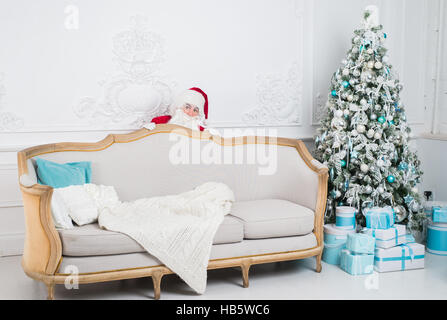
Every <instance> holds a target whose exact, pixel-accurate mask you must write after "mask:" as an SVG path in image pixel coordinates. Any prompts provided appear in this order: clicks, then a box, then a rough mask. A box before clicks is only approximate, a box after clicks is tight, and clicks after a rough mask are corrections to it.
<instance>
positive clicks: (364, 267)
mask: <svg viewBox="0 0 447 320" xmlns="http://www.w3.org/2000/svg"><path fill="white" fill-rule="evenodd" d="M340 267H341V268H342V269H343V270H344V271H346V272H347V273H349V274H352V275H354V276H355V275H361V274H370V273H372V272H373V270H374V255H373V254H355V253H353V252H350V251H349V250H347V249H345V250H342V251H341V254H340Z"/></svg>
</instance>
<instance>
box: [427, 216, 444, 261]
mask: <svg viewBox="0 0 447 320" xmlns="http://www.w3.org/2000/svg"><path fill="white" fill-rule="evenodd" d="M427 251H428V252H430V253H433V254H437V255H441V256H447V223H434V222H433V221H430V220H429V222H428V227H427Z"/></svg>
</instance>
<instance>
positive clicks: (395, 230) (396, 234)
mask: <svg viewBox="0 0 447 320" xmlns="http://www.w3.org/2000/svg"><path fill="white" fill-rule="evenodd" d="M389 229H394V234H395V236H394V240H395V241H396V246H397V245H398V244H399V240H398V239H399V232H398V231H397V228H396V227H395V226H392V227H391V228H389ZM371 231H372V236H373V237H374V238H375V237H376V229H372V230H371Z"/></svg>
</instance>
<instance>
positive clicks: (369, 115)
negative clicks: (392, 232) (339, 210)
mask: <svg viewBox="0 0 447 320" xmlns="http://www.w3.org/2000/svg"><path fill="white" fill-rule="evenodd" d="M382 30H383V27H382V25H379V23H378V9H377V8H376V7H367V9H366V11H365V13H364V21H363V27H362V28H361V29H359V30H356V31H355V32H354V33H355V36H354V38H353V39H352V47H351V49H350V50H349V51H348V53H347V57H346V59H344V60H343V61H342V63H341V67H340V68H339V69H338V70H337V71H336V72H335V73H334V75H333V77H332V81H331V88H330V93H329V95H328V101H327V104H326V106H327V114H326V116H325V117H324V118H323V120H322V121H321V126H320V128H319V129H318V135H317V136H316V138H315V144H316V151H315V153H316V154H315V157H316V158H317V159H318V160H320V161H321V162H323V163H324V164H326V165H327V166H328V168H329V190H328V202H327V212H326V222H333V221H335V214H334V213H335V207H336V206H339V205H348V206H353V207H357V208H358V209H359V214H358V215H357V220H358V223H360V224H361V225H363V226H364V225H365V224H364V223H365V221H364V216H363V215H362V214H360V212H361V210H362V209H364V208H367V207H376V206H378V207H385V206H392V207H393V209H394V211H395V214H396V222H399V223H403V224H406V225H407V227H408V228H409V229H410V230H412V231H420V230H421V229H422V225H423V221H424V219H425V215H424V214H423V213H422V205H421V197H420V195H419V193H418V189H417V186H416V185H417V184H418V183H419V182H420V178H421V175H422V171H421V170H420V161H419V160H418V157H417V154H416V153H415V152H414V151H412V150H410V148H409V145H408V141H409V136H410V132H411V130H410V128H409V126H408V124H407V121H406V120H407V119H406V116H405V108H404V106H403V104H402V102H401V101H400V98H399V95H400V92H401V91H402V89H403V87H402V84H401V83H400V82H399V80H398V79H397V77H396V75H395V73H394V72H393V69H392V66H391V65H390V64H389V62H388V61H389V58H388V56H387V50H386V48H385V47H384V43H385V41H386V39H387V34H386V33H384V32H383V31H382Z"/></svg>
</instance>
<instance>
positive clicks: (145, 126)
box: [143, 122, 156, 130]
mask: <svg viewBox="0 0 447 320" xmlns="http://www.w3.org/2000/svg"><path fill="white" fill-rule="evenodd" d="M155 127H156V124H155V123H153V122H149V123H146V124H145V125H144V126H143V128H146V129H147V130H154V129H155Z"/></svg>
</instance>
